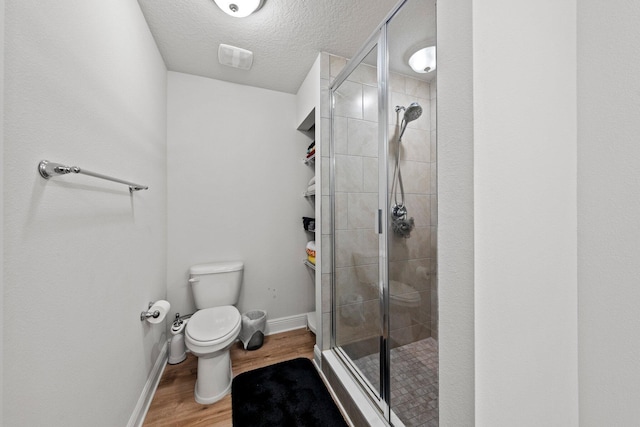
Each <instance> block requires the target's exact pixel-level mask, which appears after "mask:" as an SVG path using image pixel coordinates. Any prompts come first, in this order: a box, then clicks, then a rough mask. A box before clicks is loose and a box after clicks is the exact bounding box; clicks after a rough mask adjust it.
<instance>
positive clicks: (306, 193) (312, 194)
mask: <svg viewBox="0 0 640 427" xmlns="http://www.w3.org/2000/svg"><path fill="white" fill-rule="evenodd" d="M302 195H303V196H304V197H316V192H315V191H305V192H304V193H302Z"/></svg>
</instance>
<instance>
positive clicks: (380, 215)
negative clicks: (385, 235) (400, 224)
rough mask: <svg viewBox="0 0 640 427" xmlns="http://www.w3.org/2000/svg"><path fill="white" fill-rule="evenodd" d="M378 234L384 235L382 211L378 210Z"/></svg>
mask: <svg viewBox="0 0 640 427" xmlns="http://www.w3.org/2000/svg"><path fill="white" fill-rule="evenodd" d="M378 234H382V209H378Z"/></svg>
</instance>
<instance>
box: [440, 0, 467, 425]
mask: <svg viewBox="0 0 640 427" xmlns="http://www.w3.org/2000/svg"><path fill="white" fill-rule="evenodd" d="M436 12H437V20H438V34H437V38H438V80H437V96H438V103H437V129H438V131H437V132H438V136H437V137H438V141H437V143H438V150H437V161H438V177H437V181H438V246H437V248H438V308H439V314H438V315H439V319H438V321H439V324H438V328H439V331H438V332H439V337H438V338H439V340H438V346H439V363H440V372H439V376H440V388H439V398H438V400H439V406H440V408H439V410H440V425H441V426H443V427H445V426H446V427H470V426H473V425H475V424H474V422H475V421H474V420H475V414H474V408H475V405H474V387H475V384H474V383H475V372H474V326H473V321H474V318H473V317H474V311H473V310H474V309H473V286H474V266H473V79H472V76H473V61H472V58H473V57H472V43H471V42H472V32H471V28H472V25H471V24H472V16H471V0H451V1H443V2H439V3H438V7H437V9H436Z"/></svg>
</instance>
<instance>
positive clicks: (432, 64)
mask: <svg viewBox="0 0 640 427" xmlns="http://www.w3.org/2000/svg"><path fill="white" fill-rule="evenodd" d="M409 66H410V67H411V68H412V69H413V71H415V72H416V73H430V72H432V71H434V70H435V69H436V47H435V46H429V47H425V48H423V49H420V50H419V51H417V52H416V53H414V54H413V55H411V57H410V58H409Z"/></svg>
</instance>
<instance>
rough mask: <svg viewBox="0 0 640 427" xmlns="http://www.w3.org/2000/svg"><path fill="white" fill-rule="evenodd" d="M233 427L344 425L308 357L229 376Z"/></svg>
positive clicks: (318, 426) (319, 426) (332, 426)
mask: <svg viewBox="0 0 640 427" xmlns="http://www.w3.org/2000/svg"><path fill="white" fill-rule="evenodd" d="M231 408H232V411H233V412H232V416H233V426H234V427H259V426H265V427H266V426H268V427H275V426H278V427H302V426H304V427H316V426H317V427H327V426H330V427H340V426H347V423H346V422H345V421H344V418H342V414H341V413H340V410H339V409H338V407H337V406H336V404H335V403H334V401H333V399H332V398H331V395H330V394H329V391H328V390H327V388H326V386H325V385H324V383H323V382H322V379H321V378H320V375H319V374H318V372H317V371H316V368H315V367H314V366H313V363H312V362H311V360H309V359H303V358H300V359H294V360H289V361H287V362H281V363H276V364H275V365H271V366H267V367H264V368H259V369H256V370H253V371H249V372H245V373H243V374H240V375H238V376H237V377H235V378H234V379H233V384H232V386H231Z"/></svg>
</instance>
